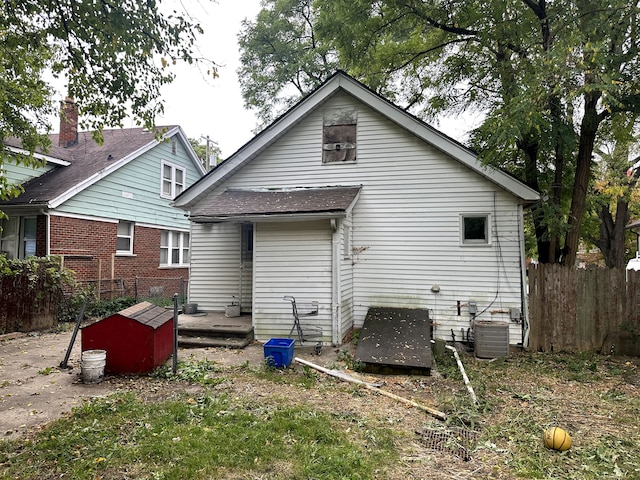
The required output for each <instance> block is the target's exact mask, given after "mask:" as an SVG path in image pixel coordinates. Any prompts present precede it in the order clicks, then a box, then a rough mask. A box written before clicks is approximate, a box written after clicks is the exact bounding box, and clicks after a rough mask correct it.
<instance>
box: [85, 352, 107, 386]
mask: <svg viewBox="0 0 640 480" xmlns="http://www.w3.org/2000/svg"><path fill="white" fill-rule="evenodd" d="M106 364H107V352H106V350H85V351H84V352H82V383H100V382H101V381H102V380H103V379H104V367H105V365H106Z"/></svg>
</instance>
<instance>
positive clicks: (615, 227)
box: [595, 199, 629, 268]
mask: <svg viewBox="0 0 640 480" xmlns="http://www.w3.org/2000/svg"><path fill="white" fill-rule="evenodd" d="M598 217H599V218H600V238H599V239H598V240H597V241H596V242H595V244H596V246H597V247H598V248H599V249H600V251H601V252H602V256H603V257H604V262H605V264H606V265H607V267H609V268H625V266H626V263H627V254H626V230H625V227H626V225H627V223H629V202H628V201H626V200H623V199H618V203H617V205H616V218H615V220H614V219H613V215H612V214H611V211H610V210H609V205H602V208H601V209H600V210H599V211H598Z"/></svg>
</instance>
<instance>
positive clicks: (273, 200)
mask: <svg viewBox="0 0 640 480" xmlns="http://www.w3.org/2000/svg"><path fill="white" fill-rule="evenodd" d="M359 193H360V187H359V186H358V187H315V188H293V189H278V190H273V189H270V190H255V189H246V190H245V189H229V190H227V191H225V192H223V193H221V194H220V195H218V196H216V197H215V198H212V199H210V200H209V201H207V200H205V201H204V202H202V203H201V204H199V205H198V208H197V209H196V210H194V211H192V212H191V215H190V219H191V220H193V221H194V222H196V223H199V222H203V223H204V222H212V221H218V222H221V221H225V220H238V219H243V220H249V219H255V218H258V217H259V218H261V219H265V218H272V219H276V218H282V217H283V216H285V217H289V216H292V215H295V216H296V217H300V216H305V217H314V218H319V217H327V216H329V217H339V216H344V215H345V214H346V212H347V211H348V210H349V208H351V206H352V205H353V204H354V203H355V201H356V200H357V198H358V194H359Z"/></svg>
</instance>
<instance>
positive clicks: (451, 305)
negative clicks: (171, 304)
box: [175, 72, 539, 345]
mask: <svg viewBox="0 0 640 480" xmlns="http://www.w3.org/2000/svg"><path fill="white" fill-rule="evenodd" d="M538 198H539V197H538V194H537V193H536V192H535V191H533V190H531V189H530V188H528V187H527V186H525V185H524V184H522V183H520V182H518V181H517V180H515V179H513V178H512V177H510V176H508V175H506V174H504V173H503V172H500V171H498V170H495V169H492V168H490V167H486V166H482V165H481V164H480V163H479V161H478V160H477V159H476V158H475V156H474V155H473V154H472V153H471V152H470V151H468V150H467V149H465V148H464V147H463V146H461V145H460V144H458V143H456V142H455V141H453V140H451V139H450V138H448V137H446V136H445V135H443V134H442V133H440V132H438V131H437V130H435V129H433V128H432V127H430V126H428V125H427V124H425V123H423V122H421V121H420V120H418V119H416V118H415V117H412V116H411V115H409V114H407V113H405V112H404V111H402V110H401V109H399V108H398V107H396V106H394V105H392V104H391V103H389V102H387V101H386V100H384V99H383V98H381V97H379V96H378V95H376V94H375V93H373V92H372V91H370V90H369V89H367V88H366V87H365V86H363V85H362V84H360V83H358V82H357V81H355V80H354V79H352V78H351V77H349V76H348V75H346V74H344V73H342V72H338V73H337V74H335V75H333V76H332V77H331V78H329V79H328V80H327V82H325V83H324V84H323V85H322V86H321V87H320V88H318V89H317V90H316V91H315V92H313V93H312V94H311V95H309V96H307V97H306V98H305V99H303V100H302V101H301V102H300V103H299V104H298V105H296V106H295V107H294V108H293V109H291V110H290V111H289V112H288V113H287V114H285V115H284V116H283V117H281V118H280V119H278V120H277V121H276V122H274V123H273V124H272V125H271V126H270V127H269V128H267V129H266V130H265V131H263V132H262V133H261V134H259V135H258V136H256V137H255V138H254V139H253V140H252V141H250V142H249V143H247V144H246V145H245V146H244V147H243V148H241V149H240V150H239V151H238V152H236V153H235V154H234V155H233V156H231V157H230V158H229V159H227V160H226V161H225V162H223V163H222V164H220V165H219V166H218V167H217V168H215V169H214V170H213V171H211V172H210V173H209V174H208V175H207V176H205V177H203V178H202V179H201V180H200V181H198V182H197V183H196V184H194V185H193V186H192V187H191V188H189V189H188V190H186V191H185V192H183V194H182V195H180V196H179V197H178V198H177V199H176V201H175V205H176V206H178V207H180V208H182V209H184V210H187V211H189V212H190V213H189V215H190V219H191V222H192V248H191V284H190V292H189V293H190V300H191V301H193V302H197V303H198V304H199V306H200V308H202V309H204V310H212V311H215V310H224V307H225V304H228V303H229V302H230V301H231V300H232V297H234V296H235V297H236V298H241V299H242V310H243V311H245V312H249V311H250V312H252V317H253V323H254V327H255V335H256V338H258V339H259V340H267V339H268V338H270V337H276V336H282V335H286V334H288V333H289V330H290V329H291V326H292V322H293V320H292V314H291V305H290V304H289V303H287V302H284V301H283V300H282V297H283V296H285V295H292V296H294V297H296V298H298V299H299V301H301V302H310V301H317V302H318V306H319V308H318V314H317V316H314V317H308V318H307V319H306V320H305V321H311V322H313V325H314V326H318V327H320V328H321V329H322V331H323V334H324V338H323V339H324V342H325V343H327V344H334V345H339V344H340V343H341V341H342V339H343V338H344V336H345V335H346V334H347V333H348V332H349V331H350V329H351V328H354V327H355V328H358V327H360V326H362V323H363V321H364V318H365V316H366V313H367V310H368V309H369V308H370V307H374V306H376V307H408V308H423V309H429V310H430V316H431V320H432V321H433V334H434V336H435V337H439V338H443V339H448V340H451V339H452V336H455V337H456V338H457V339H461V336H462V337H466V335H468V334H469V333H470V332H472V327H473V321H474V320H489V321H501V322H507V323H509V325H510V329H509V332H510V342H511V343H512V344H518V343H521V342H522V339H523V325H526V324H527V319H526V315H527V308H526V303H525V302H526V296H525V294H524V283H525V277H524V239H523V208H524V207H526V206H527V205H528V204H531V203H533V202H535V201H536V200H538ZM242 225H245V226H244V227H243V226H242ZM243 232H250V233H251V235H252V238H251V241H247V239H246V238H244V239H243V235H242V233H243ZM249 267H250V268H249ZM243 279H244V280H243ZM473 305H475V306H476V310H475V312H476V313H475V314H472V313H470V306H471V312H472V311H473Z"/></svg>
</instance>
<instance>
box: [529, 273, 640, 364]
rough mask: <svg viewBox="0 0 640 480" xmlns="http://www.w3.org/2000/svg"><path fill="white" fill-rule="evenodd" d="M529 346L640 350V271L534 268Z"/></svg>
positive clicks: (635, 352)
mask: <svg viewBox="0 0 640 480" xmlns="http://www.w3.org/2000/svg"><path fill="white" fill-rule="evenodd" d="M529 313H530V320H531V331H530V336H529V339H530V342H529V348H530V349H532V350H536V351H545V352H552V351H556V352H557V351H567V352H579V351H591V352H599V353H605V354H609V353H615V354H622V355H624V354H627V355H638V354H640V273H638V272H634V271H631V272H626V271H625V270H620V269H598V268H590V269H570V268H566V267H561V266H558V265H536V266H533V267H531V268H530V269H529Z"/></svg>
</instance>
